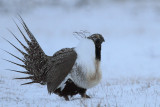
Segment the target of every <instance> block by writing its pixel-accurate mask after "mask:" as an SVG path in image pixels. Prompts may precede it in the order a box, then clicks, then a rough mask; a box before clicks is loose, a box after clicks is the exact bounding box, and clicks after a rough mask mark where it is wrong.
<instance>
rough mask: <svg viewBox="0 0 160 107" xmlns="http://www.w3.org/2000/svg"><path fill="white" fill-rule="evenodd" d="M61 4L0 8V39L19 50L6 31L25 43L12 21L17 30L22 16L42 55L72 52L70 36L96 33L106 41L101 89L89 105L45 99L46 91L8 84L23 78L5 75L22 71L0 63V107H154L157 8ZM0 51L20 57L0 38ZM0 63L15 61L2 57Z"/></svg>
mask: <svg viewBox="0 0 160 107" xmlns="http://www.w3.org/2000/svg"><path fill="white" fill-rule="evenodd" d="M2 1H3V0H2ZM35 1H36V0H35ZM42 1H43V0H42ZM61 1H64V2H65V3H59V4H58V6H56V5H55V4H54V5H49V4H47V3H46V4H45V5H43V4H42V3H40V4H38V5H35V7H34V3H37V1H36V2H34V3H33V4H32V3H26V4H27V6H25V5H24V4H22V6H20V4H16V6H15V3H12V2H11V3H9V4H6V2H4V4H5V5H4V6H2V5H1V4H0V6H2V7H0V36H2V37H5V38H7V39H8V40H10V41H12V43H14V44H15V45H16V46H20V45H19V44H18V43H17V41H16V40H15V39H14V38H13V37H12V36H11V34H10V33H9V32H8V31H7V30H6V28H9V29H10V30H11V31H13V32H14V33H15V34H16V35H17V37H18V38H20V40H22V41H23V42H24V40H23V38H22V37H21V36H20V33H19V32H18V30H17V28H16V26H15V24H14V22H13V21H12V18H14V19H15V20H16V22H17V23H18V24H19V21H18V20H17V19H16V17H17V15H16V14H17V13H20V14H21V15H22V17H23V18H24V20H25V22H26V23H27V25H28V26H29V28H30V30H31V31H32V32H33V34H34V35H35V37H36V39H37V40H38V42H39V43H40V45H41V47H42V48H43V49H44V51H45V52H46V54H47V55H53V53H54V52H56V51H57V50H59V49H61V48H65V47H74V46H76V45H77V44H78V42H79V40H78V39H77V38H76V37H75V36H74V34H73V32H75V31H80V30H87V31H88V32H90V33H91V34H92V33H100V34H102V35H103V36H104V38H105V41H106V42H105V43H103V47H102V48H103V49H102V66H101V67H102V72H103V79H102V82H101V84H99V85H98V86H96V87H95V88H92V89H89V90H88V91H87V93H88V94H89V95H90V96H91V97H92V98H91V99H81V98H80V96H79V95H77V96H75V97H73V98H71V101H69V102H66V101H65V100H64V99H63V98H60V97H58V96H56V95H54V94H53V95H48V92H47V88H46V86H41V85H39V84H33V85H28V86H21V85H20V84H21V83H24V82H26V80H13V78H15V77H23V76H25V75H24V74H19V73H15V72H10V71H6V70H4V69H6V68H12V69H21V68H19V67H17V66H15V65H12V64H9V63H7V62H5V61H3V60H0V106H2V107H6V106H47V107H48V106H52V107H53V106H58V107H59V106H60V107H62V106H68V107H70V106H81V107H83V106H89V107H92V106H100V107H101V106H107V107H115V106H116V107H159V106H160V2H159V1H151V0H141V1H140V2H134V1H132V0H130V1H127V0H126V1H125V0H124V1H123V0H122V1H119V2H118V1H114V2H111V1H107V2H106V1H103V0H101V2H97V3H96V0H95V2H91V0H88V2H87V3H88V4H87V5H84V4H83V5H84V6H80V5H77V4H76V3H75V2H73V3H71V2H70V3H67V2H66V1H65V0H61ZM0 3H1V2H0ZM16 3H17V2H16ZM18 3H19V2H18ZM13 4H14V5H13ZM23 7H24V8H23ZM19 25H20V24H19ZM86 35H89V34H86ZM0 48H2V49H6V50H8V51H10V52H12V53H14V54H16V55H18V56H21V54H20V53H18V52H17V51H16V50H15V49H14V48H13V47H12V46H10V45H9V44H8V43H7V42H6V41H4V40H3V39H1V38H0ZM0 57H1V58H6V59H11V60H12V61H17V60H16V59H15V58H13V57H11V56H9V55H8V54H6V53H5V52H3V51H0ZM17 62H19V61H17Z"/></svg>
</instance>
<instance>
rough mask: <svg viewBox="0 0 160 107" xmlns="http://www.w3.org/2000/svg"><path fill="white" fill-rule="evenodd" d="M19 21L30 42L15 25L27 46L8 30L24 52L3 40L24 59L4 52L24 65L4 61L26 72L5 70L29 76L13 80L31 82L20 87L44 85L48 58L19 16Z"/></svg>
mask: <svg viewBox="0 0 160 107" xmlns="http://www.w3.org/2000/svg"><path fill="white" fill-rule="evenodd" d="M19 19H20V23H21V24H22V26H23V28H24V30H25V31H26V33H27V35H28V37H29V39H30V40H28V39H27V38H26V36H25V35H24V33H23V32H22V30H21V29H20V28H19V26H18V25H17V24H16V22H15V21H14V22H15V24H16V26H17V28H18V30H19V31H20V33H21V35H22V36H23V38H24V40H25V41H26V43H27V45H28V46H25V45H24V44H23V43H22V42H21V41H20V40H19V39H18V38H17V37H16V36H15V34H14V33H12V32H11V31H10V30H9V32H10V33H11V34H12V36H13V37H14V38H15V39H16V40H17V41H18V42H19V43H20V45H21V46H22V47H23V48H24V49H25V51H26V52H23V51H22V50H20V49H19V48H17V47H16V46H15V45H14V44H12V43H11V42H10V41H8V40H7V39H5V38H3V39H4V40H6V41H7V42H8V43H9V44H10V45H12V46H13V47H14V48H15V49H17V50H18V51H19V52H20V53H21V54H22V55H23V57H24V58H19V57H17V56H16V55H14V54H12V53H10V52H8V51H6V50H4V51H5V52H6V53H8V54H10V55H11V56H13V57H15V58H17V59H18V60H20V61H21V62H23V63H24V65H21V64H18V63H16V62H13V61H10V60H7V59H4V60H6V61H8V62H10V63H13V64H15V65H18V66H20V67H23V68H25V69H26V70H27V71H26V72H24V71H18V70H11V69H7V70H10V71H14V72H19V73H25V74H29V75H30V76H28V77H22V78H15V79H32V82H28V83H24V84H22V85H26V84H32V83H41V84H44V83H45V82H46V76H45V74H46V72H47V70H48V69H49V68H48V66H47V61H48V56H47V55H46V54H45V53H44V52H43V50H42V49H41V47H40V45H39V44H38V42H37V40H36V39H35V37H34V36H33V34H32V33H31V32H30V30H29V29H28V27H27V25H26V24H25V22H24V20H23V19H22V17H21V16H19Z"/></svg>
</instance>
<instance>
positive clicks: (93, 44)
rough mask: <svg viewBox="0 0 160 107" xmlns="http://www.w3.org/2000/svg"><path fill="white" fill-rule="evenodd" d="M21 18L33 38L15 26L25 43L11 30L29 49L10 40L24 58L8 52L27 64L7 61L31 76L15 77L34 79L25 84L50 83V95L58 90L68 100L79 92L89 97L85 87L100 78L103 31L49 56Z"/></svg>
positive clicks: (95, 83)
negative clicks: (20, 47) (19, 46)
mask: <svg viewBox="0 0 160 107" xmlns="http://www.w3.org/2000/svg"><path fill="white" fill-rule="evenodd" d="M20 20H21V23H22V26H23V28H24V30H25V31H26V34H27V35H28V37H29V39H30V40H28V39H27V37H26V36H25V34H24V33H23V32H22V30H21V29H20V28H19V26H18V25H17V24H16V25H17V27H18V29H19V31H20V33H21V34H22V36H23V38H24V40H25V41H26V43H27V45H28V46H25V45H24V44H23V43H22V42H21V41H19V39H18V38H17V37H16V36H15V35H14V34H13V33H12V32H11V33H12V35H13V36H14V37H15V39H17V41H18V42H19V43H20V44H21V45H22V47H23V48H24V49H25V51H26V52H23V51H22V50H20V49H19V48H17V47H16V46H15V45H13V44H12V43H11V42H10V41H8V40H7V41H8V42H9V43H10V44H11V45H12V46H13V47H15V48H16V49H17V50H18V51H19V52H20V53H21V54H22V55H23V56H24V58H22V59H21V58H19V57H17V56H15V55H13V54H12V53H10V52H8V51H6V52H7V53H9V54H10V55H12V56H13V57H15V58H17V59H19V60H20V61H22V62H23V63H24V65H21V64H17V63H15V62H12V61H10V60H6V61H9V62H11V63H13V64H16V65H18V66H21V67H23V68H25V69H26V70H27V71H26V72H23V71H18V70H11V71H16V72H20V73H25V74H29V76H28V77H23V78H16V79H31V80H32V82H29V83H24V84H22V85H26V84H32V83H40V84H42V85H45V84H47V88H48V92H49V93H50V94H51V93H55V94H57V95H59V96H62V97H64V98H65V100H69V96H71V97H72V96H73V95H76V94H80V95H81V97H83V98H90V97H89V96H88V95H87V94H86V90H87V89H89V88H92V87H94V86H96V85H97V84H98V83H99V82H100V80H101V69H100V62H101V44H102V42H104V38H103V36H102V35H101V34H92V35H91V36H89V37H86V38H83V40H81V41H80V43H79V44H78V46H77V47H75V48H64V49H61V50H59V51H57V52H56V53H55V54H54V55H53V56H47V55H46V54H45V53H44V52H43V50H42V48H41V47H40V45H39V44H38V42H37V40H36V39H35V37H34V36H33V34H32V33H31V32H30V30H29V29H28V27H27V25H26V24H25V22H24V21H23V19H22V18H21V17H20Z"/></svg>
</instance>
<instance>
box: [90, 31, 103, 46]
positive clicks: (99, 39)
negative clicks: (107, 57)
mask: <svg viewBox="0 0 160 107" xmlns="http://www.w3.org/2000/svg"><path fill="white" fill-rule="evenodd" d="M87 38H88V39H91V40H93V42H94V44H95V46H96V47H97V48H100V47H101V44H102V43H103V42H105V40H104V38H103V36H102V35H101V34H92V35H91V36H89V37H87Z"/></svg>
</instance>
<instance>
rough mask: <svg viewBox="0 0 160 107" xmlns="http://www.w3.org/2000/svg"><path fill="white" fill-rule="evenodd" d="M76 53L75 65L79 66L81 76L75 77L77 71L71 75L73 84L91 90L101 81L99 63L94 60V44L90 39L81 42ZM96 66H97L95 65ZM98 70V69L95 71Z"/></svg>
mask: <svg viewBox="0 0 160 107" xmlns="http://www.w3.org/2000/svg"><path fill="white" fill-rule="evenodd" d="M75 51H76V53H77V60H76V64H77V65H78V66H81V68H82V70H81V71H80V72H81V73H82V74H83V75H81V76H80V75H77V73H76V72H77V71H76V72H73V73H72V74H71V76H72V79H73V80H74V82H75V83H76V84H77V85H78V86H80V87H82V88H91V87H93V86H95V85H97V84H98V83H99V82H100V80H101V71H100V67H99V61H98V63H97V61H96V60H95V44H94V42H93V41H92V40H90V39H84V40H82V41H81V42H80V43H79V45H78V46H77V47H76V48H75ZM96 64H98V66H97V65H96ZM97 68H98V69H97Z"/></svg>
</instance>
